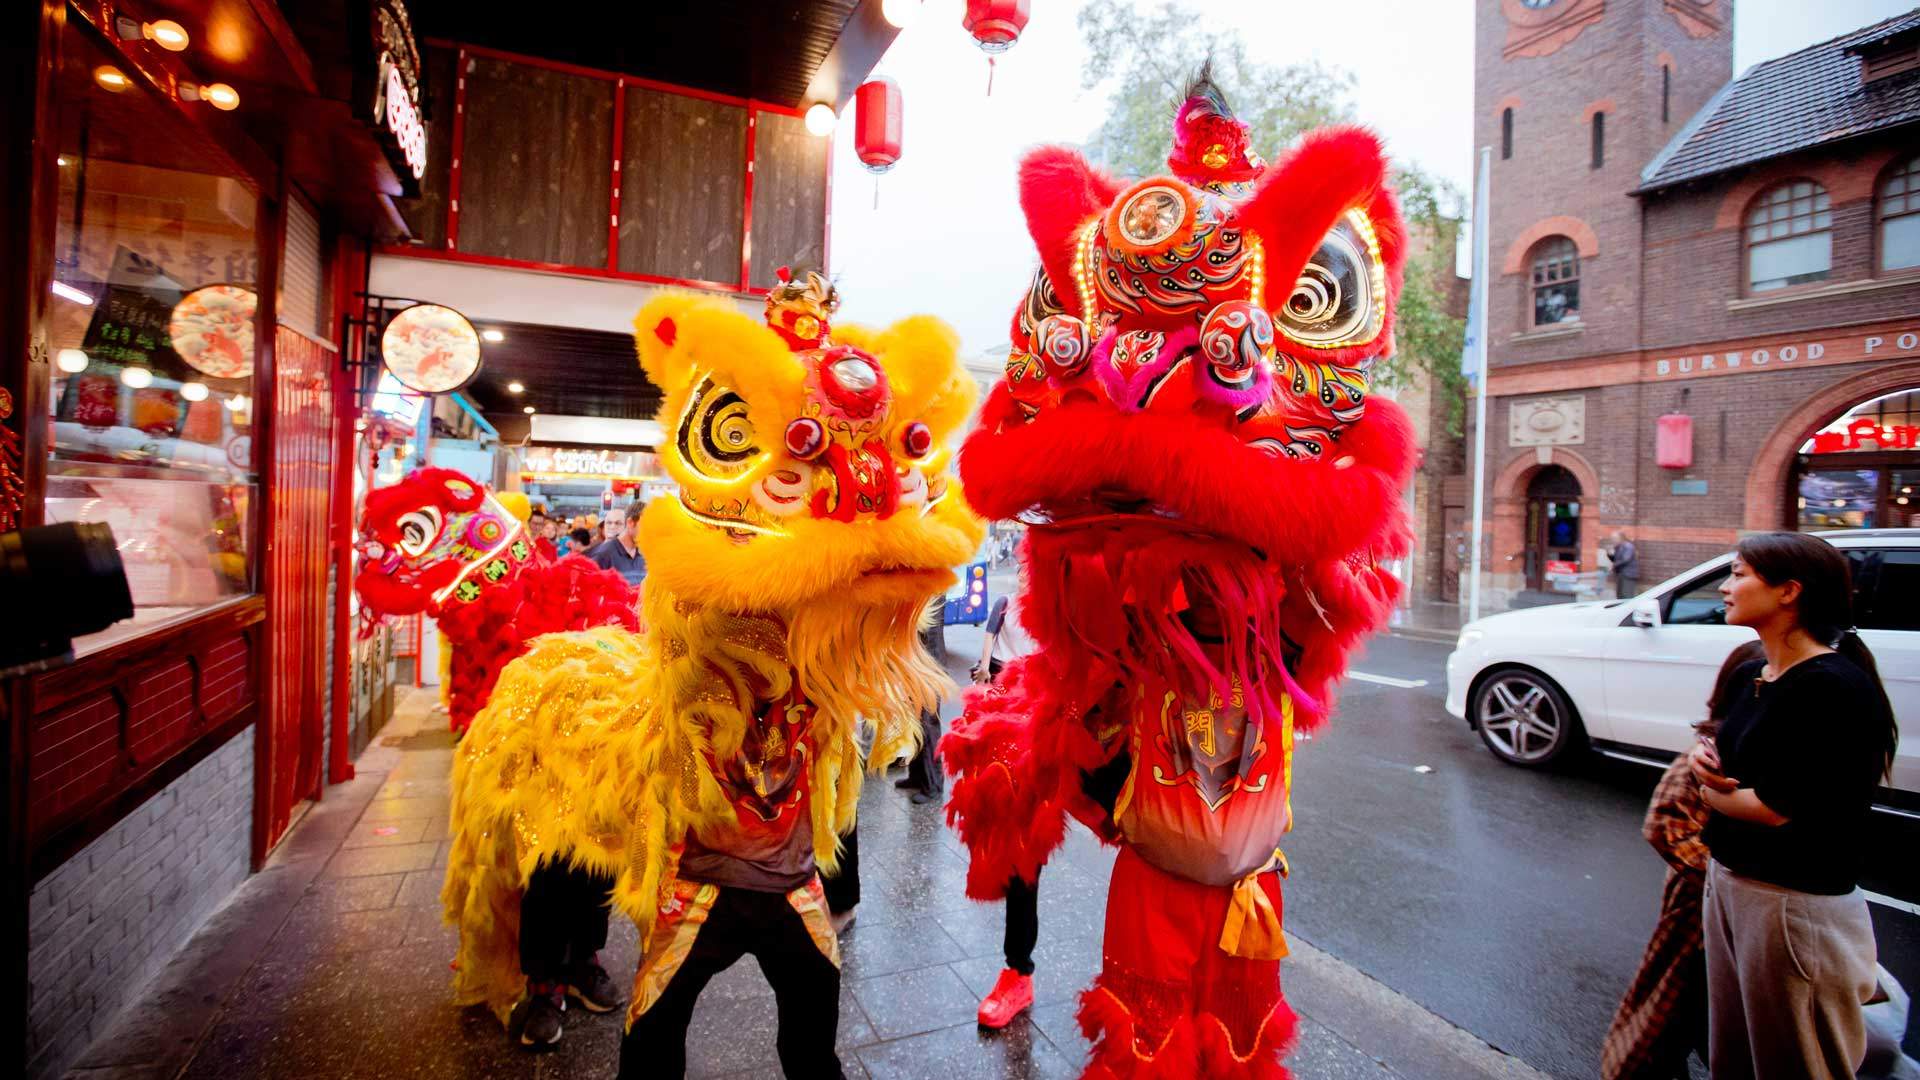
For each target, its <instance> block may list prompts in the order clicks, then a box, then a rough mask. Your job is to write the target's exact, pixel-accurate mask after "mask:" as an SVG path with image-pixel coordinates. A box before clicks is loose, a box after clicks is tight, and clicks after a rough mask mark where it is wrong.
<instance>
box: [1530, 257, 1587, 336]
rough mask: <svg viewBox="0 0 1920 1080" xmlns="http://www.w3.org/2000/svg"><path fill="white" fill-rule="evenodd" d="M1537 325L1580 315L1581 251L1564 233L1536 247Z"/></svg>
mask: <svg viewBox="0 0 1920 1080" xmlns="http://www.w3.org/2000/svg"><path fill="white" fill-rule="evenodd" d="M1532 266H1533V273H1532V281H1533V325H1535V326H1552V325H1553V324H1554V323H1561V322H1567V321H1568V320H1577V319H1579V318H1580V251H1579V249H1577V248H1575V247H1574V246H1573V241H1572V240H1569V239H1567V238H1566V237H1564V236H1549V237H1547V238H1546V239H1544V240H1542V241H1540V242H1539V243H1538V244H1535V245H1534V246H1533V259H1532Z"/></svg>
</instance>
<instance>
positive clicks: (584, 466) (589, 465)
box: [520, 446, 658, 482]
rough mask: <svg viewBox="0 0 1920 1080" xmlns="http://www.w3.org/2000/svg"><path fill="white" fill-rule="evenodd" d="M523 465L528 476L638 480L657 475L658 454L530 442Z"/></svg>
mask: <svg viewBox="0 0 1920 1080" xmlns="http://www.w3.org/2000/svg"><path fill="white" fill-rule="evenodd" d="M525 455H526V456H525V458H524V459H523V461H522V464H521V467H520V475H521V477H522V478H524V479H528V480H556V481H566V480H609V481H611V480H623V481H634V482H638V481H641V480H646V479H649V478H652V477H654V476H656V475H657V472H658V470H657V469H654V468H652V467H651V466H653V465H654V455H652V454H638V453H626V452H618V451H613V450H573V449H568V448H566V447H559V446H529V447H527V448H526V451H525Z"/></svg>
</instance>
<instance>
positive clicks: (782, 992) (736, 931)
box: [620, 888, 845, 1080]
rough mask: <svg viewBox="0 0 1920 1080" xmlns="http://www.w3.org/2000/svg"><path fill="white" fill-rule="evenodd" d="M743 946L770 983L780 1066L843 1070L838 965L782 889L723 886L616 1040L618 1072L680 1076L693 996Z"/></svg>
mask: <svg viewBox="0 0 1920 1080" xmlns="http://www.w3.org/2000/svg"><path fill="white" fill-rule="evenodd" d="M749 953H750V954H752V955H753V958H754V959H756V960H758V961H760V970H761V972H762V973H764V974H765V975H766V977H767V983H768V985H770V986H772V987H773V1000H774V1005H775V1008H776V1009H777V1010H778V1013H779V1022H780V1027H779V1033H778V1034H777V1035H776V1036H775V1037H774V1048H775V1049H776V1050H777V1051H778V1052H779V1055H780V1068H781V1071H783V1072H785V1073H786V1075H787V1076H788V1077H790V1078H793V1080H802V1078H804V1080H814V1078H815V1077H820V1078H823V1080H834V1078H836V1077H844V1075H845V1074H844V1073H842V1072H841V1070H840V1058H839V1056H838V1055H837V1054H835V1053H834V1049H833V1044H834V1040H835V1039H836V1038H837V1037H838V1034H839V1030H840V969H839V968H837V967H835V966H833V961H831V960H829V959H827V958H826V956H825V955H824V954H822V953H821V952H820V947H819V946H817V945H815V944H814V943H813V937H812V935H810V934H808V933H807V928H806V924H804V923H802V922H801V921H800V913H799V912H797V911H795V910H793V906H792V905H791V904H789V903H788V902H787V898H786V896H785V894H782V893H770V892H752V891H750V890H747V889H728V888H722V889H721V890H720V895H719V897H718V898H717V899H715V900H714V903H713V910H712V911H710V912H708V914H707V921H706V924H705V925H704V926H702V927H700V933H699V934H698V935H697V936H696V937H695V938H694V939H693V947H692V949H691V950H690V951H689V952H688V953H687V958H686V960H685V961H684V962H683V963H682V964H681V965H680V970H678V971H676V972H674V975H673V978H672V979H671V980H670V981H669V982H668V983H667V988H666V990H665V991H663V992H662V993H661V995H660V999H659V1000H658V1001H656V1002H654V1003H653V1007H652V1008H650V1009H648V1010H647V1011H646V1012H644V1013H641V1014H640V1016H639V1017H638V1018H637V1019H635V1020H634V1022H633V1026H632V1027H630V1028H628V1029H627V1036H626V1038H625V1039H624V1040H622V1041H621V1043H620V1076H621V1080H648V1078H652V1077H678V1076H684V1075H685V1074H686V1069H687V1025H688V1024H689V1023H691V1022H692V1020H693V1006H694V1002H695V1001H697V1000H699V997H700V991H702V990H704V989H706V986H707V983H708V981H709V980H711V979H712V978H713V977H714V976H715V975H718V974H720V973H721V972H723V971H725V970H727V969H728V968H730V967H732V966H733V963H734V961H736V960H738V959H740V958H741V957H742V956H745V955H747V954H749Z"/></svg>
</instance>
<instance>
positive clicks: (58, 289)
mask: <svg viewBox="0 0 1920 1080" xmlns="http://www.w3.org/2000/svg"><path fill="white" fill-rule="evenodd" d="M53 295H55V296H57V297H59V298H60V299H62V300H71V301H73V302H74V303H76V304H79V305H80V306H82V307H92V306H93V297H91V296H88V295H87V294H86V293H83V292H81V291H80V290H79V289H76V288H74V287H73V286H71V285H69V284H67V283H66V282H64V281H56V282H54V283H53Z"/></svg>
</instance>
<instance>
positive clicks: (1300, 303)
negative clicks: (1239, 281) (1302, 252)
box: [1273, 210, 1387, 349]
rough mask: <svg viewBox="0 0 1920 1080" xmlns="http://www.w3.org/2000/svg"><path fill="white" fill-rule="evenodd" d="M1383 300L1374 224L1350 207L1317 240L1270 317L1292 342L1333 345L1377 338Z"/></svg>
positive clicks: (1383, 314) (1383, 273)
mask: <svg viewBox="0 0 1920 1080" xmlns="http://www.w3.org/2000/svg"><path fill="white" fill-rule="evenodd" d="M1386 303H1387V297H1386V271H1385V269H1384V268H1383V266H1382V264H1381V261H1380V244H1379V241H1378V240H1377V239H1376V238H1375V236H1374V233H1373V225H1372V223H1371V222H1369V221H1368V220H1367V216H1366V215H1365V214H1364V213H1362V212H1361V211H1359V210H1351V211H1348V212H1347V214H1346V215H1345V216H1344V217H1342V218H1341V219H1340V220H1339V221H1338V222H1336V223H1335V224H1334V226H1333V228H1332V229H1331V230H1329V231H1328V233H1327V235H1326V237H1325V238H1324V239H1322V240H1321V241H1320V247H1319V249H1318V250H1316V251H1315V252H1314V253H1313V257H1312V258H1310V259H1308V260H1307V265H1306V266H1305V267H1303V268H1302V269H1301V271H1300V277H1299V278H1298V279H1297V280H1296V281H1295V282H1294V285H1293V293H1292V295H1290V296H1288V297H1287V299H1286V301H1285V302H1284V303H1282V304H1281V305H1280V307H1279V308H1278V309H1276V310H1275V311H1274V313H1273V317H1274V323H1275V324H1276V325H1277V326H1278V327H1279V329H1280V332H1281V333H1283V334H1285V335H1286V336H1287V337H1288V338H1289V339H1291V340H1292V341H1294V342H1297V343H1299V344H1301V345H1305V346H1307V347H1309V348H1314V349H1338V348H1344V347H1346V346H1349V345H1364V344H1366V343H1367V342H1369V341H1372V340H1373V339H1374V338H1376V337H1378V336H1379V335H1380V327H1381V325H1382V324H1383V323H1384V322H1385V321H1386Z"/></svg>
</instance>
